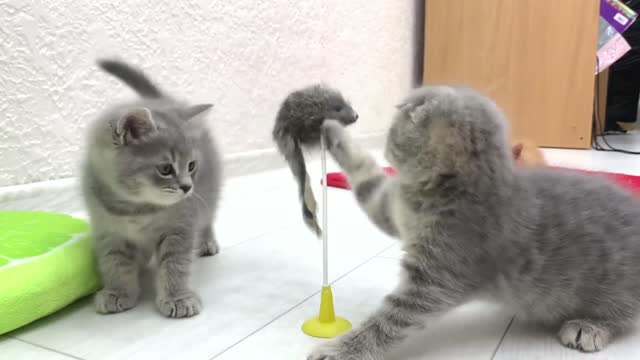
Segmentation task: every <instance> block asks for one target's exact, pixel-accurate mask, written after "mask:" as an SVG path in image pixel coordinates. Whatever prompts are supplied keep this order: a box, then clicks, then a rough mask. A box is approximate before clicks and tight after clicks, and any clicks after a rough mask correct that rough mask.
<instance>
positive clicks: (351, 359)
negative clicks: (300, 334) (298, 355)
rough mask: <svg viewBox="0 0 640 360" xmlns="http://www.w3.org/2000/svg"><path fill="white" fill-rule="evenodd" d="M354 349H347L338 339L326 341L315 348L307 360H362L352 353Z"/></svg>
mask: <svg viewBox="0 0 640 360" xmlns="http://www.w3.org/2000/svg"><path fill="white" fill-rule="evenodd" d="M353 350H355V349H349V348H348V347H347V346H346V345H345V344H344V343H343V342H341V341H340V340H339V339H337V340H331V341H327V342H325V343H322V344H320V345H319V346H318V347H316V348H315V349H314V350H313V351H311V354H309V356H307V360H363V359H365V358H364V357H362V356H358V355H357V354H355V353H354V351H353Z"/></svg>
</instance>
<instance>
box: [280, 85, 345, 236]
mask: <svg viewBox="0 0 640 360" xmlns="http://www.w3.org/2000/svg"><path fill="white" fill-rule="evenodd" d="M325 119H335V120H337V121H339V122H340V123H341V124H343V125H351V124H353V123H354V122H356V120H358V114H357V113H356V112H355V110H353V108H352V107H351V105H350V104H349V103H348V102H347V101H346V100H345V99H344V97H343V96H342V95H341V94H340V92H338V91H337V90H334V89H332V88H330V87H328V86H325V85H313V86H309V87H306V88H304V89H300V90H297V91H294V92H292V93H291V94H289V96H287V98H286V99H285V100H284V101H283V103H282V105H281V106H280V110H278V115H277V116H276V123H275V126H274V128H273V134H272V135H273V140H274V141H275V142H276V144H277V145H278V150H280V153H282V155H283V156H284V158H285V159H286V160H287V163H288V164H289V168H290V169H291V172H292V173H293V176H294V177H295V178H296V181H297V182H298V194H299V197H300V201H301V202H302V218H303V220H304V222H305V224H306V225H307V227H309V228H310V229H311V230H312V231H313V232H314V233H315V234H316V235H318V236H320V234H321V232H322V230H321V229H320V227H319V226H318V220H317V217H316V199H315V197H314V196H313V191H312V190H311V184H310V183H309V174H308V173H307V167H306V165H305V162H304V156H303V154H302V148H303V147H307V148H309V147H316V146H318V145H319V144H320V126H321V125H322V124H323V122H324V120H325Z"/></svg>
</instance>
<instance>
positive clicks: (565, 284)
mask: <svg viewBox="0 0 640 360" xmlns="http://www.w3.org/2000/svg"><path fill="white" fill-rule="evenodd" d="M505 127H506V126H505V120H504V119H503V115H502V114H501V112H500V111H499V110H498V108H497V107H496V106H495V105H494V103H493V102H491V101H490V100H489V99H487V98H485V97H482V96H480V95H479V94H477V93H476V92H474V91H472V90H470V89H468V88H464V87H450V86H428V87H423V88H420V89H417V90H415V91H413V92H412V93H411V94H410V95H409V97H408V98H407V99H406V101H405V102H404V104H403V105H401V106H400V108H399V111H398V113H397V115H396V116H395V118H394V119H393V123H392V125H391V128H390V131H389V134H388V137H387V145H386V156H387V159H388V160H389V162H390V163H391V165H393V167H394V168H395V169H396V170H397V172H398V176H396V177H389V176H387V175H386V174H384V173H383V171H382V169H381V168H380V167H379V166H378V165H377V164H376V163H375V162H374V160H373V158H372V157H371V156H369V155H367V154H366V153H365V152H363V150H361V149H360V148H358V147H357V146H356V145H355V144H354V143H352V141H351V140H350V138H349V137H348V136H347V133H346V132H345V130H344V128H343V127H342V126H341V125H340V124H338V123H336V122H329V121H327V122H326V123H325V124H324V126H323V132H324V135H325V136H326V138H327V142H328V148H329V151H330V153H331V154H332V156H333V157H334V158H335V160H336V161H337V162H338V163H339V164H340V166H341V167H342V168H343V169H344V171H345V172H346V173H347V175H348V178H349V181H350V183H351V185H352V186H353V189H354V194H355V196H356V198H357V201H358V202H359V204H360V206H361V207H362V209H363V210H364V211H365V212H366V213H367V214H368V216H369V218H370V219H371V220H372V222H373V223H375V224H376V225H377V226H378V227H379V228H380V229H381V230H382V231H384V232H386V233H388V234H390V235H392V236H395V237H397V238H399V239H400V240H401V241H402V244H403V246H404V249H405V250H406V254H405V255H404V258H403V260H402V268H403V276H402V278H401V280H400V283H399V285H398V287H397V288H396V290H394V291H393V292H392V293H391V294H389V295H388V296H387V297H386V298H385V300H384V303H383V304H382V305H381V306H380V308H379V309H378V310H376V311H375V312H374V313H373V314H371V316H370V317H369V318H368V319H367V320H365V321H364V322H363V323H362V324H361V325H360V326H359V327H357V328H355V329H354V330H352V331H351V332H349V333H347V334H345V335H344V336H342V337H340V338H338V339H336V340H333V341H330V342H328V343H325V344H323V345H322V346H320V347H319V348H318V349H316V350H315V351H313V352H312V354H311V355H310V356H309V359H310V360H320V359H327V360H328V359H331V360H355V359H383V358H384V357H385V354H387V352H389V350H390V349H391V348H392V347H393V346H394V345H397V344H398V343H399V342H401V341H402V340H403V339H404V338H405V337H406V335H407V334H408V333H409V332H410V331H411V330H412V329H415V328H418V327H421V326H423V325H424V322H425V321H426V322H427V323H428V321H429V319H431V318H433V316H436V315H439V314H442V313H443V312H446V311H448V310H450V309H452V308H453V307H455V306H458V305H460V304H462V303H464V302H467V301H469V300H470V299H473V298H477V297H490V298H492V299H493V300H495V301H499V302H501V303H502V304H504V305H505V306H506V307H507V309H508V310H509V311H514V312H515V313H517V314H518V316H519V317H522V318H526V319H530V320H533V321H536V322H540V323H542V324H545V325H548V326H549V327H550V328H551V329H553V331H557V332H558V333H557V334H558V337H559V340H560V342H562V344H564V345H566V346H568V347H570V348H575V349H580V350H582V351H588V352H591V351H597V350H600V349H602V348H603V347H604V346H605V345H607V343H608V342H609V341H610V340H611V339H612V337H613V336H615V335H617V334H619V333H621V332H623V331H625V330H627V329H629V327H631V326H632V325H633V323H634V319H635V318H636V315H637V312H638V305H639V301H640V201H638V200H637V199H636V198H634V196H633V195H631V194H630V193H627V192H626V191H624V190H622V189H620V187H619V186H617V185H614V184H612V183H610V182H609V181H607V180H605V179H603V178H600V177H596V176H593V175H583V174H577V173H573V172H565V171H560V170H557V169H543V168H522V169H521V168H514V167H513V166H512V159H511V156H510V149H509V146H508V144H507V138H506V131H505Z"/></svg>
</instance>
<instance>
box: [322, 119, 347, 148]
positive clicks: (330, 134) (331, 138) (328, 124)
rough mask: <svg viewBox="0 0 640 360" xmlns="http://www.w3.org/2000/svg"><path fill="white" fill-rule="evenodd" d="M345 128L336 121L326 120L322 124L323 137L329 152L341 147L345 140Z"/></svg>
mask: <svg viewBox="0 0 640 360" xmlns="http://www.w3.org/2000/svg"><path fill="white" fill-rule="evenodd" d="M344 131H345V130H344V126H343V125H342V124H340V123H339V122H338V121H336V120H325V122H324V123H323V124H322V136H323V137H324V139H325V141H326V145H327V150H329V151H331V150H333V149H336V148H338V147H339V146H340V144H341V143H342V141H343V139H344Z"/></svg>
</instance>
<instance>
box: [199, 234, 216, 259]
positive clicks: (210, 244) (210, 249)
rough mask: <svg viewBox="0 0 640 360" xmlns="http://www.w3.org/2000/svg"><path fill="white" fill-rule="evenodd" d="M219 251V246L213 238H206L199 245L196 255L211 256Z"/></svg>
mask: <svg viewBox="0 0 640 360" xmlns="http://www.w3.org/2000/svg"><path fill="white" fill-rule="evenodd" d="M219 252H220V247H219V246H218V242H217V241H216V240H215V239H213V238H212V239H206V240H204V241H203V242H202V244H201V245H200V249H198V255H200V256H213V255H216V254H217V253H219Z"/></svg>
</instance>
